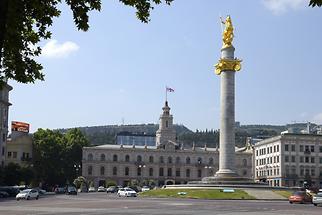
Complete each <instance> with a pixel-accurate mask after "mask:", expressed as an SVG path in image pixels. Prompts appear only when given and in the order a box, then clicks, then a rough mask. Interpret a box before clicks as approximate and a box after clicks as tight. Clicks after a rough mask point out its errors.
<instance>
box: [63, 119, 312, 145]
mask: <svg viewBox="0 0 322 215" xmlns="http://www.w3.org/2000/svg"><path fill="white" fill-rule="evenodd" d="M316 126H317V125H316V124H311V127H312V128H313V127H316ZM78 128H79V129H80V130H81V131H82V132H83V133H84V135H85V136H86V137H87V138H88V140H89V141H90V143H91V145H103V144H115V143H116V140H115V137H116V134H117V133H119V132H122V131H128V132H132V133H146V134H152V135H154V134H155V132H156V131H157V130H158V128H159V125H158V124H137V125H104V126H89V127H78ZM174 128H175V129H176V132H177V137H178V139H177V141H178V142H180V143H183V144H184V145H185V147H189V146H192V145H193V144H195V145H196V146H200V147H203V146H205V145H207V147H216V146H218V145H219V130H205V131H200V130H196V132H193V131H191V130H190V129H188V128H187V127H185V126H184V125H174ZM306 128H307V124H306V123H294V124H287V125H241V126H239V127H236V135H235V141H236V146H239V147H241V146H244V145H245V142H246V138H247V137H252V138H255V139H266V138H270V137H273V136H276V135H279V134H280V133H281V132H282V131H286V130H289V131H290V132H294V133H299V132H301V131H302V130H306ZM58 130H59V131H60V132H63V133H65V132H66V131H67V130H68V129H58Z"/></svg>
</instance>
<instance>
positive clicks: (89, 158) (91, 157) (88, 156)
mask: <svg viewBox="0 0 322 215" xmlns="http://www.w3.org/2000/svg"><path fill="white" fill-rule="evenodd" d="M87 159H88V160H89V161H92V160H93V154H91V153H90V154H88V155H87Z"/></svg>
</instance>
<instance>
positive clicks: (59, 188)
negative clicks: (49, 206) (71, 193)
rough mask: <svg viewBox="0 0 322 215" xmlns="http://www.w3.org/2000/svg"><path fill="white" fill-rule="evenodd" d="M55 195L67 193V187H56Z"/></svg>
mask: <svg viewBox="0 0 322 215" xmlns="http://www.w3.org/2000/svg"><path fill="white" fill-rule="evenodd" d="M55 193H56V194H63V193H66V189H65V187H56V188H55Z"/></svg>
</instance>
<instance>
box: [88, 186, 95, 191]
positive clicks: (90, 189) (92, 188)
mask: <svg viewBox="0 0 322 215" xmlns="http://www.w3.org/2000/svg"><path fill="white" fill-rule="evenodd" d="M88 192H96V189H95V187H90V188H89V189H88Z"/></svg>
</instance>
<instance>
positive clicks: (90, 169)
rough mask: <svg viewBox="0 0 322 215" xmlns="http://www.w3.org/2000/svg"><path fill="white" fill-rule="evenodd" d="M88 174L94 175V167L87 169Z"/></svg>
mask: <svg viewBox="0 0 322 215" xmlns="http://www.w3.org/2000/svg"><path fill="white" fill-rule="evenodd" d="M87 174H88V175H92V174H93V167H92V166H89V167H88V168H87Z"/></svg>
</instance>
